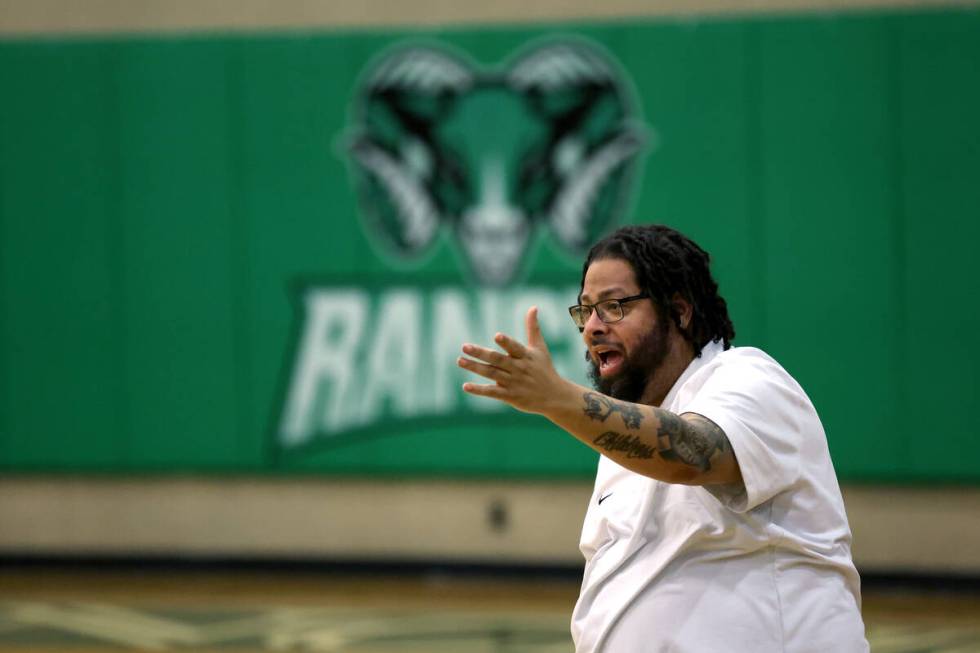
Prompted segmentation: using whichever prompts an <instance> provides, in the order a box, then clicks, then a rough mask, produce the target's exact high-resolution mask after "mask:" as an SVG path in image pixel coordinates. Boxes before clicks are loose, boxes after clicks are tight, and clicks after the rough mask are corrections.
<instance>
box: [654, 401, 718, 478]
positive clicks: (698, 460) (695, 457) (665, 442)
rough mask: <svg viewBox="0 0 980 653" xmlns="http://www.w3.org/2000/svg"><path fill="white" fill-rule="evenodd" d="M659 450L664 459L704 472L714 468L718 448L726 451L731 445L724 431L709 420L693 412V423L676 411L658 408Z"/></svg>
mask: <svg viewBox="0 0 980 653" xmlns="http://www.w3.org/2000/svg"><path fill="white" fill-rule="evenodd" d="M657 417H658V418H660V427H659V428H658V429H657V452H658V453H659V454H660V456H661V457H662V458H663V459H664V460H671V461H676V462H680V463H683V464H685V465H690V466H691V467H697V468H698V469H699V470H701V471H702V472H706V471H708V470H710V469H711V457H712V456H713V455H714V454H715V452H716V451H721V452H724V451H727V450H728V449H729V448H730V447H731V445H730V444H729V443H728V438H727V437H725V433H724V431H722V430H721V429H720V428H718V426H717V425H716V424H715V423H714V422H712V421H711V420H709V419H706V418H704V417H701V416H698V415H693V414H691V417H692V420H693V421H696V422H697V425H696V426H695V425H694V424H692V423H691V422H689V421H687V420H685V419H683V418H681V417H680V416H678V415H674V414H673V413H670V412H667V411H663V412H660V411H658V413H657Z"/></svg>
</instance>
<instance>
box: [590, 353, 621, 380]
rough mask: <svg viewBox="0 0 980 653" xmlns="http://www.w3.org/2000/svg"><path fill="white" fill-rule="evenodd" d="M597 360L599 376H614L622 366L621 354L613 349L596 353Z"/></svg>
mask: <svg viewBox="0 0 980 653" xmlns="http://www.w3.org/2000/svg"><path fill="white" fill-rule="evenodd" d="M596 356H597V357H598V358H599V374H600V375H602V376H606V375H609V374H615V373H616V372H618V371H619V368H620V367H622V365H623V353H622V352H620V351H617V350H615V349H609V350H606V351H599V352H596Z"/></svg>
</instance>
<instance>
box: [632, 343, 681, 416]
mask: <svg viewBox="0 0 980 653" xmlns="http://www.w3.org/2000/svg"><path fill="white" fill-rule="evenodd" d="M693 360H694V348H693V347H691V343H689V342H688V341H687V340H685V339H684V337H683V336H681V335H680V334H679V333H677V332H676V331H674V330H673V329H671V334H670V349H669V350H668V351H667V356H666V357H664V360H663V362H662V363H661V364H660V365H659V366H658V367H657V369H655V370H654V371H653V374H651V375H650V380H649V381H647V386H646V388H645V389H644V391H643V395H642V396H641V397H640V401H639V403H641V404H646V405H647V406H657V407H659V406H660V405H661V404H662V403H663V402H664V399H666V398H667V393H668V392H670V389H671V388H673V387H674V384H675V383H676V382H677V379H679V378H680V376H681V374H683V373H684V370H686V369H687V366H688V365H690V364H691V361H693Z"/></svg>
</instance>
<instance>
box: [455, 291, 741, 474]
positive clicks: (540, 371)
mask: <svg viewBox="0 0 980 653" xmlns="http://www.w3.org/2000/svg"><path fill="white" fill-rule="evenodd" d="M527 338H528V344H527V345H526V346H525V345H523V344H522V343H520V342H518V341H517V340H515V339H513V338H511V337H509V336H506V335H504V334H502V333H498V334H497V335H496V337H495V338H494V341H495V342H496V343H497V344H498V345H499V346H500V347H501V348H502V349H503V350H504V351H503V352H499V351H496V350H493V349H488V348H486V347H480V346H477V345H472V344H466V345H463V353H464V354H466V355H467V356H469V358H467V357H460V358H459V361H458V362H459V366H460V367H462V368H464V369H466V370H469V371H471V372H475V373H476V374H479V375H480V376H483V377H485V378H487V379H489V380H491V381H493V382H494V383H492V384H477V383H465V384H463V390H464V391H466V392H468V393H470V394H474V395H478V396H481V397H490V398H492V399H496V400H498V401H503V402H505V403H507V404H510V405H511V406H513V407H514V408H516V409H518V410H521V411H524V412H529V413H537V414H540V415H544V416H545V417H547V418H548V419H550V420H551V421H552V422H554V423H555V424H557V425H558V426H560V427H561V428H563V429H564V430H566V431H568V432H569V433H570V434H571V435H573V436H575V437H576V438H577V439H579V440H581V441H582V442H583V443H585V444H586V445H588V446H590V447H592V448H593V449H595V450H596V451H598V452H599V453H601V454H603V455H605V456H606V457H607V458H610V459H612V460H613V461H615V462H616V463H618V464H619V465H622V466H623V467H625V468H627V469H630V470H631V471H634V472H636V473H638V474H642V475H644V476H649V477H651V478H656V479H658V480H661V481H666V482H668V483H683V484H686V485H715V484H717V485H721V484H736V483H741V481H742V475H741V473H740V471H739V467H738V461H737V460H736V459H735V455H734V453H733V452H732V448H731V445H730V444H729V442H728V438H727V437H726V436H725V433H724V432H723V431H722V430H721V429H720V428H719V427H718V426H717V425H716V424H715V423H714V422H712V421H711V420H709V419H707V418H706V417H702V416H701V415H697V414H695V413H684V414H683V415H677V414H675V413H672V412H670V411H668V410H663V409H661V408H656V407H653V406H644V405H642V404H633V403H629V402H625V401H619V400H616V399H613V398H611V397H607V396H606V395H603V394H600V393H598V392H594V391H592V390H589V389H588V388H585V387H583V386H580V385H577V384H574V383H572V382H571V381H568V380H566V379H563V378H562V377H561V376H559V375H558V373H557V372H556V371H555V369H554V366H553V365H552V363H551V355H550V353H549V352H548V347H547V345H546V344H545V342H544V339H543V337H542V336H541V329H540V327H539V325H538V320H537V309H536V308H531V310H529V311H528V313H527Z"/></svg>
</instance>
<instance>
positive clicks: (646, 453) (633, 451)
mask: <svg viewBox="0 0 980 653" xmlns="http://www.w3.org/2000/svg"><path fill="white" fill-rule="evenodd" d="M593 442H594V443H595V445H596V446H597V447H602V448H603V449H605V450H606V451H610V452H612V451H622V452H623V453H625V454H626V457H627V458H648V459H649V458H653V455H654V453H656V452H655V451H654V448H653V447H651V446H649V445H646V444H643V442H642V441H640V438H638V437H637V436H635V435H628V434H626V433H616V432H615V431H606V432H605V433H603V434H601V435H599V437H597V438H596V439H595V440H593Z"/></svg>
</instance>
